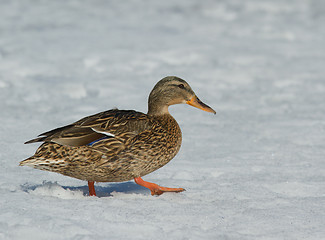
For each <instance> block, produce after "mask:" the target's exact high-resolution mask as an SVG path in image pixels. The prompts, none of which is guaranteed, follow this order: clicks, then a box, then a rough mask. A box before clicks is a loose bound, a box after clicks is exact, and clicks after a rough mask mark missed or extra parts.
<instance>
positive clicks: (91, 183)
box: [88, 181, 96, 196]
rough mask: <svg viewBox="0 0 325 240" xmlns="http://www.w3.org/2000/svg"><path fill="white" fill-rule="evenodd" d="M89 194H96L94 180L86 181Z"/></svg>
mask: <svg viewBox="0 0 325 240" xmlns="http://www.w3.org/2000/svg"><path fill="white" fill-rule="evenodd" d="M88 188H89V196H96V191H95V186H94V182H92V181H88Z"/></svg>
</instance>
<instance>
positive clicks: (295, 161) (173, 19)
mask: <svg viewBox="0 0 325 240" xmlns="http://www.w3.org/2000/svg"><path fill="white" fill-rule="evenodd" d="M324 23H325V1H323V0H295V1H294V0H288V1H282V0H265V1H260V0H247V1H242V0H221V1H213V0H207V1H197V0H178V1H172V0H165V1H145V0H132V1H117V0H116V1H114V0H111V1H104V0H94V1H84V0H71V1H63V0H56V1H46V0H38V1H32V0H26V1H19V0H1V1H0V36H1V37H0V110H1V115H0V123H1V124H0V128H1V130H0V131H1V134H0V143H1V151H0V162H1V168H0V176H1V178H0V195H1V197H0V239H1V240H2V239H33V240H36V239H47V240H51V239H55V240H60V239H74V240H84V239H99V240H100V239H225V240H226V239H227V240H228V239H231V240H232V239H238V240H245V239H249V240H251V239H259V240H271V239H274V240H275V239H276V240H278V239H315V240H316V239H317V240H319V239H325V227H324V225H325V159H324V158H325V24H324ZM168 75H176V76H179V77H181V78H184V79H185V80H187V81H188V82H189V83H190V85H191V86H192V88H193V89H194V91H195V92H196V93H197V95H198V97H199V98H201V100H202V101H203V102H205V103H207V104H208V105H210V106H211V107H213V108H214V109H215V110H216V111H217V115H213V114H210V113H206V112H203V111H200V110H198V109H195V108H192V107H190V106H185V105H178V106H172V107H171V108H170V111H171V113H172V115H173V116H174V117H175V118H176V120H177V121H178V122H179V124H180V126H181V128H182V131H183V145H182V148H181V151H180V153H179V154H178V155H177V156H176V157H175V159H173V160H172V161H171V162H170V163H169V164H168V165H166V166H165V167H163V168H162V169H160V170H158V171H156V172H154V173H151V174H149V175H147V176H145V177H144V179H145V180H147V181H152V182H155V183H158V184H161V185H162V186H168V187H184V188H185V189H186V190H187V191H186V192H183V193H179V194H175V193H166V194H164V195H161V196H159V197H152V196H151V195H150V192H149V191H148V190H147V189H145V188H143V187H141V186H138V185H136V184H135V183H134V182H124V183H99V184H96V185H95V187H96V190H97V193H98V195H99V197H98V198H97V197H89V196H88V193H87V191H88V190H87V184H86V182H84V181H80V180H77V179H73V178H69V177H66V176H62V175H59V174H56V173H51V172H46V171H39V170H35V169H32V168H28V167H19V166H18V164H19V161H21V160H23V159H25V158H27V157H29V156H31V155H32V154H33V153H34V151H35V150H36V148H37V146H38V145H37V144H30V145H24V144H23V143H24V142H25V141H27V140H29V139H31V138H33V137H35V136H36V135H37V134H39V133H41V132H44V131H47V130H50V129H53V128H56V127H59V126H62V125H65V124H69V123H71V122H73V121H76V120H78V119H80V118H82V117H84V116H87V115H90V114H94V113H96V112H100V111H104V110H107V109H111V108H114V107H118V108H120V109H136V110H138V111H142V112H146V111H147V97H148V94H149V92H150V90H151V89H152V87H153V86H154V84H155V83H156V82H157V81H158V80H160V79H161V78H163V77H165V76H168Z"/></svg>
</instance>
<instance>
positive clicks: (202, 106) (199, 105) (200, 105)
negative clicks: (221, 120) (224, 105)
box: [186, 96, 216, 114]
mask: <svg viewBox="0 0 325 240" xmlns="http://www.w3.org/2000/svg"><path fill="white" fill-rule="evenodd" d="M186 104H188V105H191V106H193V107H196V108H199V109H201V110H203V111H206V112H211V113H214V114H216V111H214V110H213V109H212V108H211V107H209V106H208V105H206V104H205V103H203V102H201V100H200V99H199V98H198V97H197V96H193V97H192V98H191V100H189V101H186Z"/></svg>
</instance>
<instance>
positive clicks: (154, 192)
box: [134, 177, 185, 195]
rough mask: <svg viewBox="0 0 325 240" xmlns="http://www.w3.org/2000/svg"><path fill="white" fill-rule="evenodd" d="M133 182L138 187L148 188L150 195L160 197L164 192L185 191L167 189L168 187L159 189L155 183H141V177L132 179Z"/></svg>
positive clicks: (181, 189) (181, 190) (182, 189)
mask: <svg viewBox="0 0 325 240" xmlns="http://www.w3.org/2000/svg"><path fill="white" fill-rule="evenodd" d="M134 181H135V182H136V183H137V184H139V185H140V186H143V187H146V188H149V189H150V191H151V195H161V194H163V193H164V192H183V191H185V189H184V188H168V187H161V186H159V185H157V184H155V183H151V182H146V181H143V179H142V178H141V177H137V178H134Z"/></svg>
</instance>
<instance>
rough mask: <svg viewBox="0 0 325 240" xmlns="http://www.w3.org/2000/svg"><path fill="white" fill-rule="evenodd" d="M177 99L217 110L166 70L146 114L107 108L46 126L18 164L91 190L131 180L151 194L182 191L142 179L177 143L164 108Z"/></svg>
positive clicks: (178, 133)
mask: <svg viewBox="0 0 325 240" xmlns="http://www.w3.org/2000/svg"><path fill="white" fill-rule="evenodd" d="M175 104H188V105H190V106H193V107H196V108H198V109H201V110H204V111H206V112H210V113H214V114H216V112H215V111H214V110H213V109H212V108H211V107H209V106H208V105H206V104H205V103H203V102H202V101H201V100H200V99H199V98H198V97H197V96H196V94H195V93H194V91H193V90H192V88H191V87H190V85H189V84H188V83H187V82H186V81H185V80H183V79H181V78H179V77H176V76H168V77H165V78H163V79H161V80H160V81H159V82H158V83H157V84H156V85H155V86H154V88H153V89H152V91H151V92H150V95H149V98H148V112H147V114H145V113H142V112H138V111H134V110H119V109H111V110H107V111H104V112H100V113H97V114H94V115H91V116H87V117H84V118H82V119H80V120H79V121H76V122H74V123H71V124H69V125H66V126H63V127H59V128H56V129H53V130H51V131H48V132H44V133H42V134H40V135H39V136H38V137H37V138H34V139H32V140H29V141H27V142H25V144H29V143H38V142H41V143H42V144H41V145H40V146H39V147H38V149H37V150H36V152H35V154H34V155H33V156H31V157H29V158H27V159H25V160H23V161H21V162H20V164H19V165H20V166H29V167H33V168H35V169H40V170H46V171H51V172H56V173H60V174H63V175H65V176H69V177H73V178H77V179H80V180H84V181H88V188H89V196H96V191H95V187H94V183H95V182H124V181H130V180H134V181H135V183H137V184H139V185H140V186H143V187H146V188H148V189H149V190H150V191H151V195H161V194H163V193H165V192H176V193H178V192H183V191H185V189H184V188H169V187H162V186H159V185H158V184H155V183H151V182H147V181H144V180H143V179H142V177H143V176H145V175H147V174H149V173H151V172H153V171H156V170H157V169H159V168H161V167H163V166H164V165H166V164H167V163H168V162H169V161H170V160H172V159H173V158H174V157H175V156H176V154H177V153H178V151H179V149H180V147H181V143H182V132H181V129H180V127H179V125H178V123H177V122H176V120H175V119H174V118H173V117H172V115H171V114H170V113H169V111H168V107H169V106H171V105H175Z"/></svg>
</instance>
